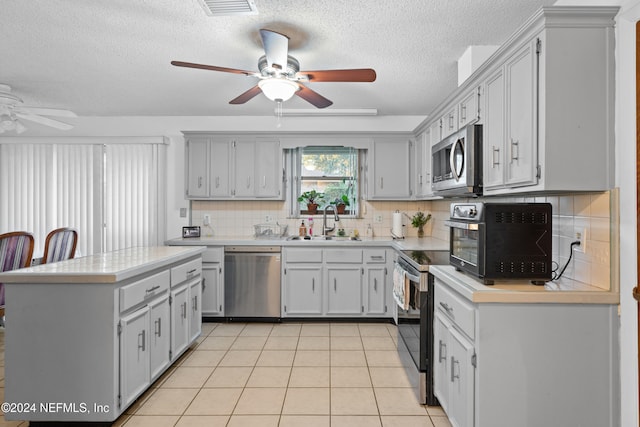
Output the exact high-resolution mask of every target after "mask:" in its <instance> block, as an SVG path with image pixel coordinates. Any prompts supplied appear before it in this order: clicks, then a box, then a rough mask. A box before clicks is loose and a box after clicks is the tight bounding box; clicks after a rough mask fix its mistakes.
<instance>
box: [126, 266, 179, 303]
mask: <svg viewBox="0 0 640 427" xmlns="http://www.w3.org/2000/svg"><path fill="white" fill-rule="evenodd" d="M169 280H170V276H169V272H168V271H163V272H161V273H158V274H154V275H153V276H149V277H147V278H144V279H142V280H138V281H137V282H134V283H131V284H130V285H126V286H123V287H121V288H120V311H121V312H123V311H127V310H128V309H130V308H131V307H134V306H136V305H138V304H140V303H143V302H145V301H146V300H149V299H151V298H153V297H155V296H156V295H161V294H162V293H163V292H166V291H167V290H168V289H169Z"/></svg>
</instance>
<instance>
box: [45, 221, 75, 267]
mask: <svg viewBox="0 0 640 427" xmlns="http://www.w3.org/2000/svg"><path fill="white" fill-rule="evenodd" d="M77 245H78V232H77V231H76V230H74V229H73V228H68V227H62V228H57V229H55V230H53V231H51V232H50V233H49V234H47V238H46V239H45V241H44V255H42V264H47V263H50V262H58V261H63V260H65V259H71V258H73V257H74V256H75V254H76V246H77Z"/></svg>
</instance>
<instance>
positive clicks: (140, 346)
mask: <svg viewBox="0 0 640 427" xmlns="http://www.w3.org/2000/svg"><path fill="white" fill-rule="evenodd" d="M141 339H142V343H140V340H141ZM138 349H141V350H142V351H146V350H147V330H146V329H143V330H142V332H140V333H139V334H138Z"/></svg>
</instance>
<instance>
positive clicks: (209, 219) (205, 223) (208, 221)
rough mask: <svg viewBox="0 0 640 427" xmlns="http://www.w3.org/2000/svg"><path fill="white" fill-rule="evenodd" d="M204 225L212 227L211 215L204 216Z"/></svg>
mask: <svg viewBox="0 0 640 427" xmlns="http://www.w3.org/2000/svg"><path fill="white" fill-rule="evenodd" d="M202 223H203V224H204V225H211V215H209V214H204V215H202Z"/></svg>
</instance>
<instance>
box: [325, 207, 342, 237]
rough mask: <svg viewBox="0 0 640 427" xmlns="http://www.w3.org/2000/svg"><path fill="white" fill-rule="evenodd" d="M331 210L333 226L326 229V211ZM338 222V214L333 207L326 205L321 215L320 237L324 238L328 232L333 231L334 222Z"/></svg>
mask: <svg viewBox="0 0 640 427" xmlns="http://www.w3.org/2000/svg"><path fill="white" fill-rule="evenodd" d="M329 208H331V209H332V210H333V219H334V222H333V226H332V227H327V209H329ZM338 221H340V217H339V216H338V212H336V208H335V206H333V205H327V206H326V207H325V208H324V214H323V215H322V235H323V236H326V235H327V233H328V232H330V231H333V230H335V228H336V222H338Z"/></svg>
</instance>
